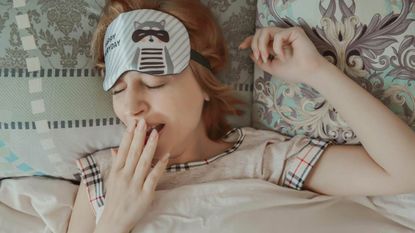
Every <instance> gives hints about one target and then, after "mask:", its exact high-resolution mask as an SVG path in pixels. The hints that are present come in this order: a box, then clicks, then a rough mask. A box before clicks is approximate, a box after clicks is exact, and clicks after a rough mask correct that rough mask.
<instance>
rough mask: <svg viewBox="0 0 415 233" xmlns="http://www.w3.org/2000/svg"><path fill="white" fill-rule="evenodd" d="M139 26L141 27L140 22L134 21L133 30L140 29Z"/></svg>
mask: <svg viewBox="0 0 415 233" xmlns="http://www.w3.org/2000/svg"><path fill="white" fill-rule="evenodd" d="M140 26H141V23H140V22H138V21H134V29H138V28H140Z"/></svg>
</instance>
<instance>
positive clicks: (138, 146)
mask: <svg viewBox="0 0 415 233" xmlns="http://www.w3.org/2000/svg"><path fill="white" fill-rule="evenodd" d="M145 137H146V123H145V121H144V120H141V121H140V122H139V123H138V125H137V127H136V121H135V120H134V121H133V122H131V123H130V124H129V125H128V129H127V131H126V132H125V135H124V136H123V139H122V141H121V145H120V147H119V149H118V152H117V155H116V156H115V157H113V164H112V167H111V171H110V174H109V178H108V181H107V182H106V185H107V192H106V196H105V208H104V212H103V214H102V217H101V219H100V221H99V223H98V226H99V225H100V223H101V222H102V224H105V225H109V223H108V222H110V223H111V224H115V225H116V226H118V227H120V228H122V229H124V230H126V231H129V230H131V229H132V228H133V227H134V226H135V225H136V223H137V222H138V221H139V220H140V219H141V218H142V217H143V216H144V214H145V212H146V211H147V209H148V207H149V206H150V204H151V203H152V201H153V197H154V190H155V188H156V186H157V183H158V181H159V179H160V177H161V176H162V174H163V173H164V171H165V169H166V166H167V163H168V158H169V154H166V155H165V156H164V157H163V158H162V159H161V160H160V161H158V163H157V164H156V165H155V166H154V168H153V169H152V170H150V166H151V162H152V160H153V156H154V153H155V150H156V147H157V140H158V133H157V130H153V131H152V133H151V135H150V137H149V139H148V142H147V144H146V145H144V143H145V142H144V141H145Z"/></svg>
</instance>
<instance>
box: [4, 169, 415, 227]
mask: <svg viewBox="0 0 415 233" xmlns="http://www.w3.org/2000/svg"><path fill="white" fill-rule="evenodd" d="M77 188H78V186H77V185H74V184H72V183H70V182H67V181H63V180H53V179H46V178H40V177H28V178H20V179H8V180H3V181H1V183H0V216H1V218H0V232H1V233H3V232H4V233H22V232H33V233H49V232H56V233H61V232H66V229H67V226H68V222H69V216H70V214H71V211H72V204H73V201H74V199H75V195H76V192H77ZM414 200H415V198H414V194H406V195H399V196H390V197H350V198H349V197H330V196H324V195H318V194H315V193H312V192H308V191H296V190H291V189H288V188H284V187H280V186H277V185H275V184H272V183H268V182H266V181H262V180H255V179H234V180H224V181H216V182H210V183H202V184H195V185H185V186H181V187H178V188H175V189H171V190H159V191H157V192H156V197H155V200H154V202H153V204H152V206H151V208H150V210H149V212H148V213H147V215H146V216H145V217H144V218H143V219H142V220H141V221H140V222H139V223H138V224H137V225H136V227H135V228H134V229H133V230H132V232H133V233H138V232H157V233H163V232H181V233H182V232H192V233H194V232H202V233H203V232H238V233H245V232H284V233H287V232H288V233H289V232H309V233H310V232H311V233H313V232H319V233H321V232H365V233H370V232H376V233H379V232H387V233H393V232H415V201H414Z"/></svg>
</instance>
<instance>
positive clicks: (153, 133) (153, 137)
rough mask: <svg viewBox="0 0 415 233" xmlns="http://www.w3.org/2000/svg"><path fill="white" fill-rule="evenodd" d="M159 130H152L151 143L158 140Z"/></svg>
mask: <svg viewBox="0 0 415 233" xmlns="http://www.w3.org/2000/svg"><path fill="white" fill-rule="evenodd" d="M157 133H158V132H157V130H156V129H153V130H151V134H150V142H154V140H155V139H156V137H157Z"/></svg>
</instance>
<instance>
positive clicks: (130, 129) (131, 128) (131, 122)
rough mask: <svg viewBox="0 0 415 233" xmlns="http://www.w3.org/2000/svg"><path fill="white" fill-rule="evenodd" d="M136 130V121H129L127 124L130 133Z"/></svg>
mask: <svg viewBox="0 0 415 233" xmlns="http://www.w3.org/2000/svg"><path fill="white" fill-rule="evenodd" d="M134 128H135V120H134V119H131V120H128V122H127V130H128V132H133V130H134Z"/></svg>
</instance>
